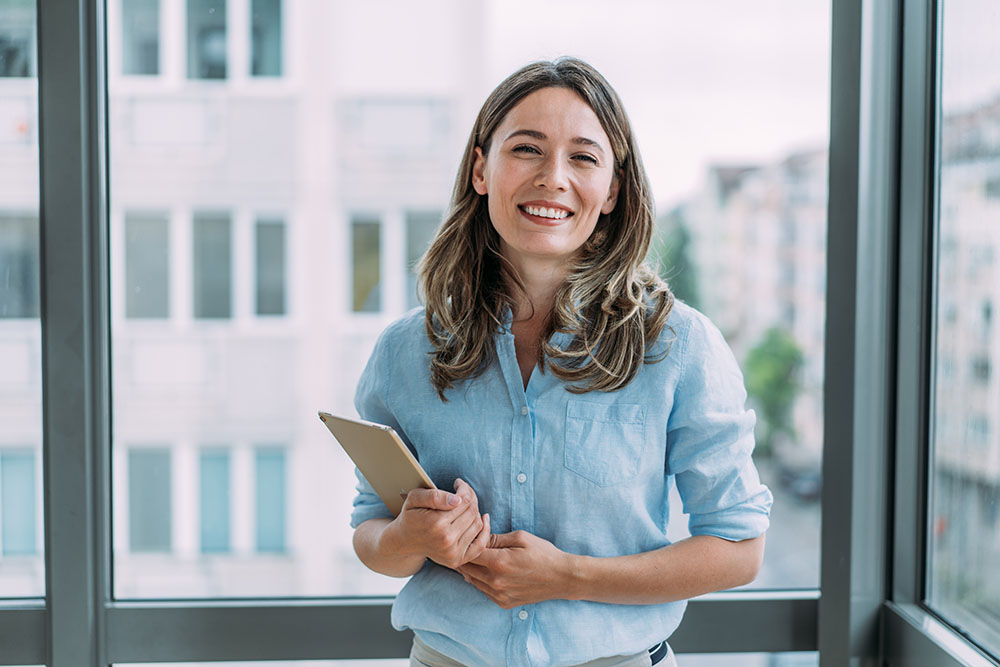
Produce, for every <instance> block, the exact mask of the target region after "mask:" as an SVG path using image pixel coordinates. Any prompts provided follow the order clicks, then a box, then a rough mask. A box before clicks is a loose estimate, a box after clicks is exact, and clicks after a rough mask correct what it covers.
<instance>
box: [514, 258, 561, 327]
mask: <svg viewBox="0 0 1000 667" xmlns="http://www.w3.org/2000/svg"><path fill="white" fill-rule="evenodd" d="M524 264H527V263H524ZM516 269H517V272H518V277H519V278H520V279H521V285H522V286H523V288H524V291H523V292H522V293H519V294H517V295H516V299H517V301H516V303H515V310H514V321H515V322H518V321H520V322H526V323H531V324H534V325H536V326H539V327H541V326H543V325H544V324H545V323H547V322H548V320H549V317H550V316H551V314H552V310H553V308H554V307H555V303H556V295H557V294H558V293H559V290H560V289H562V287H563V285H564V284H565V282H566V271H565V269H562V268H561V267H555V266H544V265H543V266H539V265H530V264H528V265H522V266H517V267H516Z"/></svg>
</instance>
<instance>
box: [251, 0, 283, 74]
mask: <svg viewBox="0 0 1000 667" xmlns="http://www.w3.org/2000/svg"><path fill="white" fill-rule="evenodd" d="M251 12H252V14H253V23H252V28H251V30H252V34H251V39H252V42H253V46H252V49H253V52H252V54H251V61H250V62H251V73H252V74H253V75H254V76H281V34H282V33H281V0H253V8H252V10H251Z"/></svg>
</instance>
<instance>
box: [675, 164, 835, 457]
mask: <svg viewBox="0 0 1000 667" xmlns="http://www.w3.org/2000/svg"><path fill="white" fill-rule="evenodd" d="M826 184H827V153H826V151H825V150H814V151H803V152H799V153H794V154H792V155H789V156H787V157H785V158H784V159H783V160H781V161H780V162H777V163H775V164H767V165H741V166H715V167H712V168H710V169H709V172H708V174H707V182H706V183H705V186H704V187H703V188H702V189H701V190H700V191H699V192H698V194H697V195H695V196H694V197H693V198H692V199H691V200H690V201H689V202H688V203H686V204H685V205H684V206H683V208H682V213H681V216H682V218H683V219H684V221H685V224H686V225H687V228H688V231H689V233H690V234H691V247H692V250H691V253H692V258H693V261H694V263H695V264H696V266H697V267H698V275H699V291H700V296H701V300H702V307H703V309H704V310H705V312H706V314H708V315H709V317H711V318H712V320H713V321H714V322H716V323H717V324H718V325H719V328H720V329H721V330H722V332H723V333H724V334H725V336H726V339H727V340H728V341H729V343H730V345H731V346H732V348H733V351H734V353H735V354H736V357H737V359H739V360H740V361H741V362H742V361H743V360H745V359H746V355H747V353H748V352H749V351H750V350H751V349H752V348H753V347H754V345H756V344H757V343H758V342H759V341H760V340H761V338H762V337H763V335H764V333H765V332H766V331H767V330H768V329H770V328H772V327H779V328H781V329H783V330H785V331H787V332H788V333H789V334H791V335H792V337H793V338H794V339H795V341H796V343H797V345H798V346H799V348H800V349H801V351H802V354H803V359H804V367H803V370H802V375H801V378H800V379H801V382H802V390H801V391H800V393H799V396H798V398H797V399H796V402H795V406H794V408H793V420H794V426H795V431H796V437H795V441H794V443H787V446H786V447H785V448H784V449H783V451H782V452H780V454H781V455H782V457H783V458H784V459H785V461H786V462H787V463H788V464H789V465H792V466H793V467H803V468H813V469H817V470H818V468H819V460H820V457H821V453H822V446H823V445H822V443H823V393H822V390H823V340H824V329H825V323H826V205H827V202H826Z"/></svg>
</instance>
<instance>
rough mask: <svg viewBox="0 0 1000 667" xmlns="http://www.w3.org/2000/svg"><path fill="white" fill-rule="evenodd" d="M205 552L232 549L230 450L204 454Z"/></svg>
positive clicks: (202, 506)
mask: <svg viewBox="0 0 1000 667" xmlns="http://www.w3.org/2000/svg"><path fill="white" fill-rule="evenodd" d="M200 467H201V479H200V487H201V495H200V498H201V552H202V553H206V554H207V553H226V552H228V551H229V549H230V546H229V512H230V508H229V498H230V495H229V489H230V483H229V452H227V451H226V450H224V449H206V450H203V451H202V453H201V466H200Z"/></svg>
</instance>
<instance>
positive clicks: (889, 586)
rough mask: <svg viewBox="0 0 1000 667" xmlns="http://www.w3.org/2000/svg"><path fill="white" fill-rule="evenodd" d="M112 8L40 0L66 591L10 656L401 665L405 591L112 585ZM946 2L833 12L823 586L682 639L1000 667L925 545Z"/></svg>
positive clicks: (845, 2)
mask: <svg viewBox="0 0 1000 667" xmlns="http://www.w3.org/2000/svg"><path fill="white" fill-rule="evenodd" d="M105 11H106V7H105V3H101V2H98V3H89V2H75V3H43V2H41V1H39V2H38V35H39V39H38V44H39V58H38V63H39V66H38V70H39V108H40V109H39V126H40V158H41V159H40V170H41V211H42V215H41V218H42V225H41V242H40V250H41V257H42V276H41V285H42V309H41V317H42V321H43V323H44V326H43V328H42V349H43V365H42V369H43V377H44V380H45V382H44V394H43V406H44V412H45V414H46V415H49V416H54V415H58V416H59V418H58V419H56V418H54V417H52V418H48V419H46V420H45V423H44V445H43V451H44V454H43V470H44V482H45V486H44V498H45V502H44V514H45V526H44V535H45V558H46V589H47V591H48V594H47V600H46V603H44V604H43V603H41V602H39V601H28V602H25V603H23V604H20V605H19V606H17V607H9V606H5V607H3V608H0V644H2V645H3V646H4V652H3V654H2V655H0V665H12V664H40V663H45V664H48V665H51V666H53V667H70V666H73V667H77V666H78V665H80V664H82V662H83V659H82V656H89V657H88V658H87V664H90V665H94V666H96V665H107V664H109V663H112V662H153V661H189V660H190V661H200V660H239V659H255V660H265V659H286V660H294V659H341V658H375V657H403V656H405V655H406V653H407V651H408V648H409V637H408V635H407V634H406V633H397V632H395V631H393V630H392V629H391V627H390V625H389V623H388V618H389V605H390V603H391V598H359V599H350V598H341V599H310V600H282V599H268V600H246V601H240V602H231V601H230V602H227V601H217V600H208V601H204V602H200V601H199V602H191V601H183V600H179V601H178V600H171V601H129V602H118V601H115V600H114V599H113V597H112V587H111V544H110V516H111V502H110V477H111V476H110V458H111V450H110V435H111V431H110V408H111V387H110V322H111V320H110V317H109V315H110V312H109V311H110V308H109V280H108V241H109V230H108V224H107V214H108V204H107V202H108V184H107V169H106V167H107V132H106V123H107V113H106V111H107V80H106V78H105V72H106V67H105V53H106V46H105V30H104V28H105ZM933 11H936V9H935V3H934V2H931V1H925V2H923V3H916V2H908V3H904V2H902V0H895V1H893V2H887V3H878V4H877V6H876V3H870V2H869V3H862V2H861V0H836V1H834V2H833V3H832V12H833V38H832V48H833V52H832V69H831V87H832V88H831V90H832V94H831V134H830V196H829V202H830V204H829V215H828V229H832V230H836V231H837V234H833V235H828V238H829V243H830V245H829V247H828V258H829V260H828V262H827V266H828V269H827V271H828V274H827V278H828V280H827V285H828V300H827V325H826V326H827V330H826V333H827V338H826V340H827V342H826V352H825V354H826V369H827V377H826V380H825V396H826V398H825V406H824V412H825V415H826V420H825V421H826V425H825V440H826V442H828V443H830V442H841V443H845V444H844V445H843V446H842V447H837V448H835V447H829V446H828V447H826V448H825V452H824V492H823V498H822V507H823V532H822V546H821V555H822V569H821V585H822V590H823V591H825V593H824V595H823V596H822V597H820V595H819V592H818V591H815V590H812V591H774V592H768V591H751V592H733V593H720V594H715V595H710V596H705V597H704V598H699V599H696V600H694V601H692V602H691V604H690V606H689V609H688V612H687V616H686V618H685V622H684V624H683V625H682V626H681V628H680V629H679V630H678V632H677V633H675V635H674V636H673V637H672V640H671V644H672V645H674V647H675V649H676V650H678V651H679V652H701V651H706V652H744V651H814V650H819V651H820V652H821V658H820V660H821V665H822V666H823V667H827V666H828V665H842V664H850V663H852V662H854V661H855V660H857V659H861V660H862V661H865V662H867V661H870V660H879V659H884V661H885V662H887V663H888V664H913V662H912V661H913V660H914V659H915V656H917V655H919V656H920V660H919V662H924V661H926V660H927V659H928V657H929V656H935V657H940V661H936V662H935V661H933V660H932V662H934V664H941V665H960V664H996V663H993V662H990V661H985V659H980V658H981V656H978V657H977V655H975V653H973V652H970V651H971V650H972V649H971V648H970V645H969V644H968V643H967V642H966V643H964V644H963V641H964V640H962V639H961V638H960V637H959V636H958V635H957V634H955V633H953V632H951V631H949V630H947V628H945V627H944V626H941V628H938V629H935V628H934V627H933V623H934V619H933V617H932V615H930V614H928V613H927V612H926V610H924V609H923V608H922V607H921V605H920V603H919V600H920V599H921V598H920V595H921V594H922V590H921V586H922V575H923V562H922V561H923V551H922V549H914V548H913V546H914V545H917V546H919V545H922V544H923V540H924V535H923V528H922V525H923V523H924V521H925V519H924V517H925V514H924V513H923V509H922V508H923V506H924V504H925V498H924V495H923V488H924V487H922V486H921V484H920V479H919V478H920V477H922V476H925V475H926V471H925V469H924V467H923V466H924V463H925V462H926V446H927V438H926V432H925V427H924V426H923V421H922V417H923V416H924V415H925V414H926V391H925V390H924V389H922V387H924V386H925V385H923V384H921V382H922V381H924V380H926V379H927V376H926V373H927V372H928V369H927V364H926V361H927V358H928V357H927V354H926V352H927V350H928V349H929V348H928V347H927V346H928V344H929V340H928V333H929V329H928V327H927V321H928V319H927V317H928V312H929V311H928V309H929V303H928V296H929V291H928V282H927V281H928V276H929V272H928V267H929V265H928V257H929V253H928V248H929V246H928V243H929V230H930V229H931V228H930V227H929V224H930V221H931V220H932V216H931V212H932V206H931V203H930V201H929V200H928V198H927V190H926V188H927V185H928V179H929V178H931V177H932V176H933V173H934V171H933V168H932V167H933V161H932V157H930V156H932V155H933V151H930V152H929V145H928V144H929V141H928V136H927V128H928V127H929V125H928V123H930V118H931V117H932V115H933V114H931V112H930V110H931V109H932V108H933V107H931V106H930V105H929V104H928V94H929V93H930V92H931V87H932V86H931V84H930V83H929V82H933V81H934V80H935V79H934V78H933V76H932V73H933V63H934V62H935V53H934V51H933V48H932V47H931V46H929V45H928V44H927V37H928V35H930V34H932V33H931V32H929V30H930V28H929V26H930V25H931V24H932V23H933V21H932V17H933V15H932V12H933ZM904 27H905V30H904ZM900 78H901V85H896V84H897V83H899V82H900ZM903 102H906V103H907V104H903ZM902 110H905V111H906V113H902ZM886 138H888V139H886ZM897 140H898V142H899V146H898V148H899V150H898V152H897V143H896V142H897ZM903 158H907V159H903ZM910 158H914V159H910ZM929 167H931V168H930V169H929ZM897 197H898V199H897ZM897 202H898V204H897ZM897 205H898V209H899V210H898V211H897ZM914 207H916V208H915V209H914ZM899 219H903V220H906V221H908V222H907V224H904V225H900V226H898V227H897V220H899ZM67 239H70V240H71V242H67ZM897 258H898V264H897ZM897 266H898V269H899V272H898V273H897V271H896V269H897ZM914 281H915V282H914ZM913 284H916V285H919V286H920V289H918V290H913V289H908V290H906V289H901V288H900V289H898V290H897V286H910V285H913ZM897 291H898V295H899V296H898V298H897ZM914 293H916V294H914ZM897 346H898V347H897ZM897 350H898V356H897ZM873 362H874V363H873ZM842 396H851V397H852V400H851V401H850V402H848V403H847V404H844V402H843V401H841V400H838V397H842ZM914 470H917V471H919V472H920V474H919V475H913V471H914ZM893 478H895V485H893V484H892V482H893ZM873 482H874V483H873ZM892 535H895V536H896V540H895V541H894V542H893V541H891V536H892ZM852 591H853V592H854V594H853V595H852ZM859 591H860V594H859ZM206 624H207V625H206ZM207 626H210V627H212V628H213V632H211V633H205V632H204V631H203V630H204V627H207ZM718 627H726V628H727V629H728V631H727V632H726V633H722V634H720V633H718V631H717V628H718ZM331 633H332V634H331ZM917 651H920V652H921V653H917Z"/></svg>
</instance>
